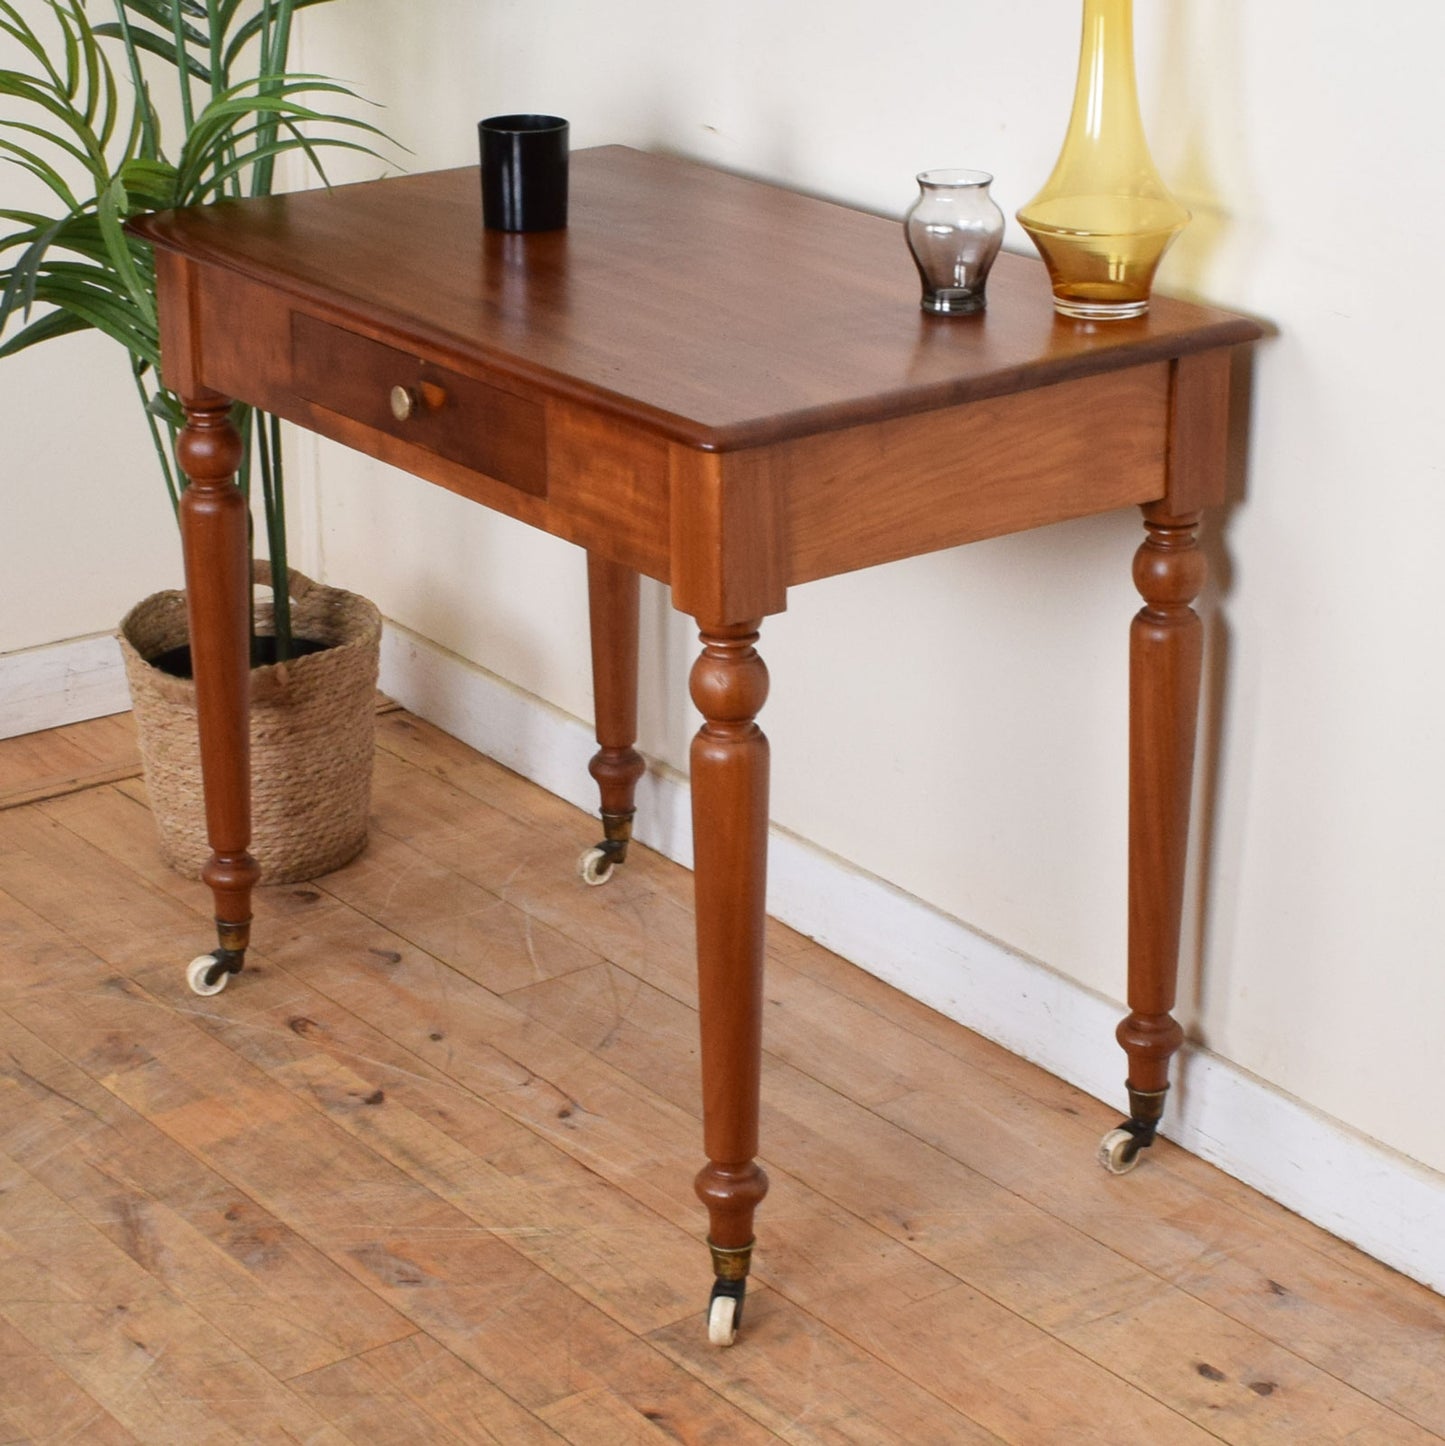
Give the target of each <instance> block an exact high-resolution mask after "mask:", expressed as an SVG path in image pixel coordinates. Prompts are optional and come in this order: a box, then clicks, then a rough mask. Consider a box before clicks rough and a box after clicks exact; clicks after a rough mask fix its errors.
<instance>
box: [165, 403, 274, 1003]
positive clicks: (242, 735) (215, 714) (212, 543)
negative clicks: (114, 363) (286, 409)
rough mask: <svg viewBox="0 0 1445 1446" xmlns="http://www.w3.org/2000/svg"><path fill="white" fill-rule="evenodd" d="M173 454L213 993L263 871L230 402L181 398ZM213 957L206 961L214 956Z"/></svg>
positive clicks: (203, 962) (202, 986)
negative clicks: (257, 854)
mask: <svg viewBox="0 0 1445 1446" xmlns="http://www.w3.org/2000/svg"><path fill="white" fill-rule="evenodd" d="M185 409H186V425H185V428H184V429H183V430H182V432H181V434H180V439H179V442H178V445H177V457H178V459H179V461H180V465H181V469H182V471H184V473H185V474H186V476H187V478H188V479H189V481H190V485H189V486H188V487H187V488H186V490H185V492H184V493H183V494H182V495H181V545H182V550H183V553H184V556H185V568H186V599H187V609H188V613H189V617H190V629H191V665H192V668H193V671H194V675H195V682H196V712H197V715H198V718H199V726H200V735H201V778H202V782H203V785H204V788H205V794H206V830H207V835H208V838H209V840H210V844H211V849H212V853H211V857H210V859H209V860H208V862H207V863H206V865H205V867H204V868H203V869H202V871H201V877H202V878H203V879H204V880H205V881H206V883H208V884H209V885H210V886H211V894H212V897H213V898H214V900H215V907H216V928H217V933H218V937H219V947H218V948H217V949H216V950H215V952H214V953H213V954H210V955H202V956H201V957H200V958H198V959H196V960H193V961H192V964H191V968H190V971H189V978H190V981H191V987H192V988H193V989H195V990H196V992H197V993H202V994H213V993H215V992H216V991H217V990H219V989H220V988H222V987H223V986H224V984H225V982H226V979H227V977H228V976H229V975H231V974H234V973H237V972H239V971H240V968H241V965H242V963H243V962H244V960H245V954H246V947H247V945H248V944H249V942H250V932H251V889H252V886H253V885H254V884H255V883H256V880H257V879H258V877H259V876H260V869H259V868H258V867H257V865H256V861H255V860H254V859H253V858H252V857H251V855H250V854H249V853H247V852H246V850H247V847H248V845H249V844H250V842H251V746H250V742H251V740H250V711H251V696H250V672H251V656H250V648H251V644H250V631H251V623H250V586H251V571H250V570H251V564H250V547H249V543H248V539H247V526H246V522H247V513H246V502H245V499H244V498H243V497H242V495H241V491H240V489H239V488H238V487H237V486H236V484H235V480H234V479H235V473H236V469H237V467H238V466H239V465H240V461H241V439H240V437H239V436H238V435H237V433H236V429H235V428H234V427H233V426H232V425H231V420H230V402H229V401H228V400H227V399H226V398H225V397H219V396H215V395H204V396H200V397H194V398H186V399H185ZM208 961H209V962H208Z"/></svg>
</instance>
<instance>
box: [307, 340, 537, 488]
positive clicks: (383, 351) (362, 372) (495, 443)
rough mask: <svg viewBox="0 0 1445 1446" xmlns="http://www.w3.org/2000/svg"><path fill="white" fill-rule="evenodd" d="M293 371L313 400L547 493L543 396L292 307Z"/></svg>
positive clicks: (475, 468)
mask: <svg viewBox="0 0 1445 1446" xmlns="http://www.w3.org/2000/svg"><path fill="white" fill-rule="evenodd" d="M291 373H292V381H293V384H294V386H295V388H296V390H297V392H298V393H299V394H300V395H301V396H302V397H304V398H305V399H306V400H307V401H308V402H314V403H316V404H317V405H318V406H322V407H325V408H326V409H327V410H328V411H332V412H338V413H340V414H341V415H342V416H344V417H349V418H350V419H351V420H352V421H355V422H361V423H363V424H364V425H365V426H368V427H373V428H375V429H376V430H377V431H379V432H385V433H387V434H388V435H389V436H392V437H395V438H397V440H398V441H402V442H406V443H409V444H411V445H414V446H417V447H422V448H425V449H426V450H427V451H429V452H435V453H436V454H437V455H438V456H439V457H445V458H446V459H447V460H448V461H450V462H456V463H459V464H460V465H461V466H463V467H467V468H469V469H470V470H472V471H474V472H482V473H485V474H486V475H487V476H488V477H494V478H496V479H497V480H498V481H500V482H505V483H507V484H508V485H509V486H512V487H516V488H518V489H520V490H521V491H523V492H530V493H531V494H533V495H534V496H537V497H544V496H546V493H547V431H546V419H545V415H544V412H543V409H542V407H541V405H540V404H539V403H537V402H530V401H528V400H526V398H524V397H518V396H514V395H513V394H512V393H511V392H504V391H501V390H500V389H498V388H497V387H492V386H488V385H487V384H486V383H485V382H480V381H478V380H477V379H476V378H475V377H469V376H464V375H463V374H462V373H460V372H454V371H450V370H448V369H447V368H446V367H442V366H438V365H437V364H436V363H435V362H430V361H426V360H424V359H423V358H421V357H419V356H415V355H413V354H412V353H410V352H407V351H402V350H400V349H399V348H397V347H391V346H386V345H385V344H384V343H382V342H379V341H373V340H372V339H371V338H370V337H366V336H360V335H358V334H357V333H356V332H353V331H347V330H346V329H345V328H344V327H339V326H333V325H331V324H330V323H329V322H324V321H318V320H317V319H316V318H315V317H314V316H307V315H305V314H304V313H301V312H294V313H293V314H292V317H291Z"/></svg>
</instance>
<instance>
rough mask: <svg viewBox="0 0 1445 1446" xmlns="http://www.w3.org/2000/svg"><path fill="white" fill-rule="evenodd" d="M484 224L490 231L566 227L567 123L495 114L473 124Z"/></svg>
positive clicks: (556, 118) (557, 119)
mask: <svg viewBox="0 0 1445 1446" xmlns="http://www.w3.org/2000/svg"><path fill="white" fill-rule="evenodd" d="M477 132H478V134H479V136H480V137H481V145H482V223H483V224H484V225H485V226H486V227H487V228H488V229H489V230H492V231H557V230H560V229H561V228H562V227H563V226H565V225H566V224H567V122H566V121H565V120H563V119H562V117H561V116H556V115H494V116H492V117H491V118H490V119H489V120H484V121H480V122H478V124H477Z"/></svg>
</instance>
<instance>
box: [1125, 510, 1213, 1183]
mask: <svg viewBox="0 0 1445 1446" xmlns="http://www.w3.org/2000/svg"><path fill="white" fill-rule="evenodd" d="M1143 512H1144V527H1145V531H1146V533H1147V536H1146V537H1145V539H1144V542H1143V544H1142V545H1141V546H1140V548H1139V551H1138V553H1137V554H1136V555H1135V558H1134V582H1135V585H1136V586H1137V587H1138V589H1139V592H1140V594H1141V595H1142V597H1143V599H1144V606H1143V608H1141V609H1140V611H1139V613H1138V615H1137V616H1136V617H1135V619H1134V623H1133V627H1132V630H1131V632H1130V647H1129V1014H1128V1016H1127V1017H1126V1018H1125V1019H1124V1021H1123V1022H1122V1023H1121V1024H1120V1025H1119V1029H1118V1040H1119V1043H1120V1044H1121V1045H1122V1046H1123V1047H1124V1050H1125V1052H1126V1054H1127V1055H1128V1057H1129V1078H1128V1081H1127V1088H1128V1091H1129V1116H1130V1117H1129V1120H1128V1121H1127V1123H1126V1124H1124V1125H1123V1126H1122V1127H1121V1129H1120V1130H1117V1131H1112V1132H1111V1134H1110V1135H1108V1136H1106V1137H1105V1143H1104V1146H1102V1147H1101V1156H1102V1157H1103V1159H1104V1163H1105V1164H1106V1165H1107V1166H1109V1167H1110V1168H1111V1169H1119V1168H1123V1169H1127V1168H1128V1167H1129V1166H1130V1165H1132V1164H1133V1163H1134V1161H1135V1160H1136V1159H1137V1157H1138V1153H1139V1151H1140V1150H1141V1149H1142V1148H1144V1147H1145V1146H1147V1145H1149V1144H1152V1143H1153V1140H1154V1134H1155V1131H1156V1130H1157V1128H1158V1125H1159V1121H1160V1119H1161V1118H1162V1116H1163V1113H1164V1098H1165V1095H1166V1093H1167V1091H1168V1089H1169V1061H1170V1059H1171V1058H1172V1057H1173V1055H1174V1052H1175V1051H1176V1050H1177V1049H1178V1048H1179V1046H1180V1045H1181V1044H1182V1043H1183V1042H1184V1031H1183V1030H1182V1029H1181V1028H1180V1027H1179V1024H1178V1023H1177V1021H1176V1020H1175V1019H1174V1018H1173V1016H1172V1015H1171V1014H1170V1010H1172V1009H1173V1008H1174V996H1175V985H1176V981H1177V978H1178V973H1179V929H1180V923H1181V919H1182V916H1183V911H1184V864H1185V855H1186V852H1187V849H1188V844H1189V805H1190V795H1191V791H1192V785H1193V774H1194V739H1195V734H1196V731H1197V722H1198V714H1199V678H1200V669H1201V665H1202V662H1203V656H1204V639H1203V628H1202V626H1201V624H1200V621H1199V618H1198V616H1197V615H1196V613H1195V612H1194V609H1193V608H1192V607H1191V606H1190V604H1191V603H1192V602H1193V601H1194V599H1195V598H1196V597H1197V596H1198V595H1199V592H1200V589H1201V588H1202V587H1203V586H1204V579H1205V574H1206V563H1205V560H1204V554H1203V553H1201V552H1200V551H1199V548H1198V545H1197V532H1198V527H1199V514H1198V513H1197V512H1193V513H1185V514H1181V515H1171V514H1170V512H1169V511H1168V506H1167V503H1162V502H1158V503H1151V504H1150V505H1148V506H1146V507H1145V508H1144V509H1143ZM1121 1134H1122V1135H1125V1136H1126V1138H1125V1139H1123V1140H1120V1139H1118V1138H1117V1137H1118V1136H1119V1135H1121ZM1111 1139H1112V1140H1113V1147H1112V1150H1111V1149H1110V1141H1111ZM1111 1154H1112V1157H1113V1158H1112V1159H1111V1158H1110V1157H1111Z"/></svg>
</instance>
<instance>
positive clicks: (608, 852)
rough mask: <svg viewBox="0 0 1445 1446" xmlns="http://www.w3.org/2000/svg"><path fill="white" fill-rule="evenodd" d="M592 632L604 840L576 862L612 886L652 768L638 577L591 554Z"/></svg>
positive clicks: (596, 770)
mask: <svg viewBox="0 0 1445 1446" xmlns="http://www.w3.org/2000/svg"><path fill="white" fill-rule="evenodd" d="M587 599H588V608H589V613H590V618H591V631H592V701H593V708H594V710H595V713H596V718H597V744H598V748H597V752H596V753H595V754H593V756H592V761H591V763H589V764H588V766H587V771H588V772H589V773H591V775H592V777H593V778H594V779H595V780H596V782H597V787H598V790H599V792H600V794H601V801H602V842H601V843H599V844H597V845H595V846H594V847H592V848H589V849H587V850H586V852H584V853H583V855H582V857H581V858H580V859H579V860H578V861H577V869H578V872H579V873H580V874H581V875H582V877H583V879H584V880H585V881H586V882H587V883H589V884H605V883H606V882H607V880H608V879H610V878H611V877H612V870H613V869H614V868H615V867H616V866H617V865H618V864H622V863H626V862H627V846H628V844H629V843H630V842H631V841H632V817H633V814H634V812H635V811H636V810H635V799H636V794H637V781H638V779H640V778H641V777H642V775H643V773H644V771H645V768H646V765H645V764H644V763H643V761H642V755H641V754H640V753H639V752H638V751H637V749H636V748H635V747H634V744H635V743H636V742H637V624H638V577H637V574H636V573H635V572H634V571H633V570H632V569H631V568H630V567H624V566H623V565H622V564H621V563H617V562H611V561H609V560H608V559H607V558H604V557H600V556H598V555H597V554H595V553H590V552H589V553H588V554H587Z"/></svg>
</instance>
